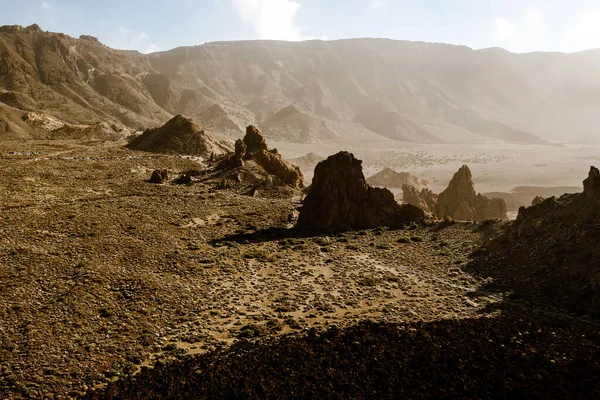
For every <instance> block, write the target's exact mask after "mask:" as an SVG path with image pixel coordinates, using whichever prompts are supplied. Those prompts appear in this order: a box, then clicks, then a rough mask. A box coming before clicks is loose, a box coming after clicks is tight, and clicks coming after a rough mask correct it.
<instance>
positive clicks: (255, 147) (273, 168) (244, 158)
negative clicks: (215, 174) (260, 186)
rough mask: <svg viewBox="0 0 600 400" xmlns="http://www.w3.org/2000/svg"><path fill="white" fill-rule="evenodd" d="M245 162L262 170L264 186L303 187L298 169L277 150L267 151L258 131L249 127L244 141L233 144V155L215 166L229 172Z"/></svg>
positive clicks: (242, 165)
mask: <svg viewBox="0 0 600 400" xmlns="http://www.w3.org/2000/svg"><path fill="white" fill-rule="evenodd" d="M246 162H254V163H256V164H257V165H258V166H259V167H260V168H262V169H263V171H264V175H266V176H265V182H264V183H265V184H267V186H273V185H275V186H277V184H283V185H287V186H289V187H292V188H295V189H302V188H303V187H304V177H303V176H302V172H301V171H300V168H298V167H296V166H294V165H292V164H290V163H288V162H286V161H285V160H284V159H283V158H282V157H281V155H280V154H279V153H278V152H277V149H273V150H269V148H268V146H267V142H266V141H265V139H264V138H263V136H262V135H261V133H260V131H259V130H258V129H257V128H255V127H254V126H252V125H250V126H248V127H247V128H246V136H244V140H237V141H236V142H235V153H233V154H229V155H227V157H226V158H225V159H224V160H222V161H221V162H220V163H219V165H218V166H217V169H218V170H231V169H233V168H239V167H244V166H245V165H246Z"/></svg>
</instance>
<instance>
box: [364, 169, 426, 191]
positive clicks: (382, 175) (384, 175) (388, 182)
mask: <svg viewBox="0 0 600 400" xmlns="http://www.w3.org/2000/svg"><path fill="white" fill-rule="evenodd" d="M367 183H368V184H369V185H372V186H383V187H388V188H390V187H391V188H401V187H403V186H404V185H410V186H413V187H415V188H417V189H425V188H427V187H428V186H429V182H427V181H425V180H422V179H419V178H417V177H416V176H414V175H412V174H410V173H408V172H397V171H394V170H393V169H391V168H385V169H383V170H381V171H380V172H378V173H376V174H375V175H373V176H371V177H369V178H367Z"/></svg>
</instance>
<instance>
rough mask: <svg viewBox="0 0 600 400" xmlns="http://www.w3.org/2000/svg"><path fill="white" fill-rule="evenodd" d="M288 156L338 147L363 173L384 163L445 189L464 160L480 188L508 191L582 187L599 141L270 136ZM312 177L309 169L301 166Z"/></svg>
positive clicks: (599, 159)
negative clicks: (301, 140) (316, 140)
mask: <svg viewBox="0 0 600 400" xmlns="http://www.w3.org/2000/svg"><path fill="white" fill-rule="evenodd" d="M272 147H275V148H277V149H278V150H279V151H280V152H281V154H282V155H283V156H284V157H286V158H294V157H300V156H303V155H305V154H307V153H310V152H313V153H315V154H318V155H320V156H322V157H324V158H326V157H328V156H329V155H332V154H335V153H336V152H338V151H340V150H347V151H350V152H353V153H354V155H355V156H356V157H357V158H359V159H361V160H363V168H364V172H365V176H370V175H373V174H375V173H377V172H379V171H381V170H382V169H384V168H392V169H394V170H396V171H404V172H410V173H412V174H414V175H416V176H418V177H419V178H421V179H425V180H428V181H429V182H430V184H431V189H432V190H433V191H434V192H436V193H439V192H441V191H443V190H444V189H445V188H446V186H447V185H448V182H449V181H450V179H451V178H452V175H453V174H454V173H455V172H456V171H457V170H458V169H459V168H460V167H461V166H462V165H463V164H467V165H468V166H469V167H470V168H471V170H472V171H473V180H474V181H475V187H476V189H477V191H478V192H481V193H487V192H509V191H510V190H511V189H512V188H514V187H517V186H554V187H556V186H565V187H567V186H575V187H581V186H582V185H581V177H582V175H583V174H585V172H586V171H587V170H589V167H590V165H595V164H600V155H599V154H600V145H597V144H595V145H591V144H581V145H579V144H568V145H556V146H546V145H518V144H507V143H497V144H491V143H487V144H483V143H482V144H414V143H400V142H394V141H382V142H380V143H378V142H347V143H344V144H340V143H323V144H297V143H282V142H280V143H277V142H273V144H272ZM303 172H304V173H305V176H306V177H307V178H308V182H309V183H310V179H312V171H310V170H304V171H303Z"/></svg>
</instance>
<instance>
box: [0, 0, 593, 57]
mask: <svg viewBox="0 0 600 400" xmlns="http://www.w3.org/2000/svg"><path fill="white" fill-rule="evenodd" d="M32 23H38V24H40V25H41V27H42V28H43V29H45V30H49V31H57V32H63V33H66V34H69V35H71V36H79V35H81V34H90V35H93V36H97V37H98V38H99V39H100V40H101V41H102V42H103V43H105V44H107V45H108V46H111V47H115V48H121V49H136V50H140V51H142V52H149V51H156V50H168V49H171V48H173V47H177V46H184V45H186V46H187V45H196V44H202V43H205V42H211V41H218V40H240V39H281V40H303V39H310V38H320V39H330V40H331V39H340V38H351V37H387V38H392V39H403V40H422V41H429V42H444V43H454V44H464V45H467V46H469V47H473V48H484V47H493V46H498V47H504V48H506V49H508V50H510V51H514V52H529V51H537V50H544V51H563V52H575V51H581V50H586V49H591V48H600V0H414V1H413V0H411V1H409V0H345V1H341V0H154V1H141V0H104V1H99V0H94V1H92V0H46V1H39V0H0V25H9V24H19V25H30V24H32Z"/></svg>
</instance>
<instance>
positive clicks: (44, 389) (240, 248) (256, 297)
mask: <svg viewBox="0 0 600 400" xmlns="http://www.w3.org/2000/svg"><path fill="white" fill-rule="evenodd" d="M201 168H202V164H201V160H200V159H195V158H191V157H180V156H162V155H156V154H149V153H143V152H135V151H130V150H127V149H124V148H123V147H122V143H111V144H102V143H100V142H86V143H84V142H72V141H53V142H4V143H0V171H2V173H1V174H0V193H1V195H0V210H1V214H0V287H1V288H2V289H1V290H0V316H1V318H0V321H1V322H0V397H2V398H57V399H58V398H68V397H79V396H82V395H83V394H84V393H85V392H86V391H87V390H90V389H93V388H96V389H101V388H102V387H103V385H105V384H106V383H107V382H109V381H112V380H115V379H118V378H119V377H124V376H126V375H129V374H133V373H136V371H138V370H139V369H140V368H141V367H142V366H144V365H150V364H155V363H156V362H158V363H159V364H162V363H165V362H166V361H168V360H173V359H180V358H183V357H184V356H185V355H187V354H199V353H206V352H209V351H214V350H219V349H224V348H227V347H228V346H229V345H231V344H233V343H235V342H236V341H238V340H242V339H244V340H245V339H256V338H262V337H271V336H279V335H283V334H286V333H293V332H303V331H305V330H310V329H311V328H316V329H317V330H320V329H322V328H323V329H324V328H327V327H329V326H332V325H335V326H336V327H338V328H343V327H346V326H352V325H355V324H356V323H357V322H359V321H362V320H365V319H369V320H372V321H379V322H385V323H400V324H402V323H412V322H418V321H420V322H428V321H435V320H439V319H449V320H461V319H464V318H474V317H479V316H486V315H487V316H490V315H497V314H498V313H499V312H500V311H499V310H500V309H502V311H503V312H505V313H507V312H508V311H507V307H506V304H505V305H504V307H503V308H500V307H498V305H500V304H503V302H502V300H503V293H502V292H486V291H482V290H481V289H482V288H484V287H486V286H487V285H488V284H489V278H479V277H476V276H474V275H471V274H468V273H466V272H465V270H466V269H467V266H468V265H469V263H470V261H471V258H472V255H473V253H474V252H477V250H478V249H479V248H480V247H481V245H482V244H484V243H485V242H487V241H489V240H490V238H492V237H494V236H495V235H496V234H498V233H499V229H500V227H499V226H497V225H494V224H475V223H456V224H451V225H450V224H446V225H443V224H442V225H440V224H432V225H430V226H417V225H413V226H411V227H409V228H407V229H402V230H387V229H374V230H364V231H353V232H347V233H344V234H339V235H335V236H303V235H300V234H299V233H297V232H295V231H294V230H291V229H288V228H289V227H290V226H291V224H290V214H291V211H292V210H293V209H294V206H295V204H296V203H297V200H298V199H289V198H279V197H277V196H270V197H268V198H265V197H261V195H260V191H258V196H248V195H247V194H244V193H242V192H240V191H237V190H235V187H228V185H223V182H222V181H221V180H202V179H195V180H194V181H193V182H192V183H191V184H186V185H176V184H173V183H171V182H169V183H164V184H160V185H154V184H150V183H148V182H147V180H148V179H149V178H150V175H151V173H152V171H153V170H155V169H167V170H168V171H169V175H170V177H171V178H175V177H176V176H177V174H178V173H179V172H182V171H187V170H198V169H201ZM514 310H515V312H518V310H520V307H519V306H518V305H515V307H514ZM526 312H527V313H529V314H531V311H530V310H528V309H526ZM556 316H559V315H558V314H556ZM584 322H585V321H583V322H582V323H584Z"/></svg>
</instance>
